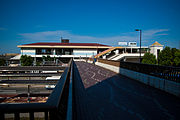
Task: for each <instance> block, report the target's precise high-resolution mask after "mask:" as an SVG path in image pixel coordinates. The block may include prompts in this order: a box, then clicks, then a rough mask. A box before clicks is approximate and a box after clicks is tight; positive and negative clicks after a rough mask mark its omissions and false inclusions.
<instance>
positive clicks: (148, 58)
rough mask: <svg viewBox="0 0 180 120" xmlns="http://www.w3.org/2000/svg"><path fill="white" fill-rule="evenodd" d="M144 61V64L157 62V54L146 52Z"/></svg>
mask: <svg viewBox="0 0 180 120" xmlns="http://www.w3.org/2000/svg"><path fill="white" fill-rule="evenodd" d="M142 63H144V64H156V63H157V60H156V56H155V55H153V54H151V53H149V52H148V53H145V54H144V56H143V60H142Z"/></svg>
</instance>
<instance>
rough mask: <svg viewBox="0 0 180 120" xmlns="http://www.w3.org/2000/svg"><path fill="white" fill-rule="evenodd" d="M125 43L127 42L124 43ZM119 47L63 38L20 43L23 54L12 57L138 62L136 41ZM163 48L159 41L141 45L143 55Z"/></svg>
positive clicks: (157, 52)
mask: <svg viewBox="0 0 180 120" xmlns="http://www.w3.org/2000/svg"><path fill="white" fill-rule="evenodd" d="M124 43H125V44H124ZM124 43H123V45H122V44H119V45H118V47H112V46H108V45H103V44H98V43H69V40H67V39H61V43H48V42H43V43H31V44H23V45H18V46H17V47H19V48H20V49H21V54H20V55H18V56H15V57H14V58H12V60H19V59H20V57H21V55H28V56H31V57H33V58H34V60H35V61H38V60H41V61H42V57H43V56H50V57H51V58H55V59H58V60H60V61H62V62H66V61H69V59H71V58H74V59H81V58H82V59H83V58H90V57H91V58H92V57H93V58H102V59H108V60H118V61H129V62H138V61H139V56H140V53H139V52H140V47H139V46H137V43H136V42H124ZM161 50H163V45H161V44H160V43H158V42H155V43H153V44H152V45H150V46H141V55H142V56H144V54H145V53H146V52H150V53H152V54H154V55H155V56H156V58H157V57H158V54H159V52H160V51H161Z"/></svg>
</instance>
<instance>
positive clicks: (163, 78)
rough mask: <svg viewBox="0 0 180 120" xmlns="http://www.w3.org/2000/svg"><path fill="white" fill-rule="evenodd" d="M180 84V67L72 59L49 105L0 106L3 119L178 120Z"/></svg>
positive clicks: (0, 115)
mask: <svg viewBox="0 0 180 120" xmlns="http://www.w3.org/2000/svg"><path fill="white" fill-rule="evenodd" d="M113 71H114V72H113ZM179 86H180V68H173V67H165V66H154V65H145V64H138V63H128V62H118V61H116V62H113V61H107V60H106V61H105V60H97V64H96V65H95V64H91V63H87V62H84V61H76V62H74V61H70V63H69V67H67V68H66V69H65V71H64V73H63V74H62V76H61V78H60V80H59V81H58V83H57V85H56V87H55V89H54V91H53V92H52V94H51V95H50V96H49V98H48V100H47V101H46V102H45V103H23V104H0V119H1V120H3V119H5V116H6V114H10V113H11V114H14V118H15V119H17V120H18V119H20V117H21V116H20V114H21V113H28V114H29V118H30V120H34V119H35V117H34V114H35V113H37V112H43V113H44V118H43V119H45V120H49V119H50V120H60V119H63V120H119V119H122V120H136V119H137V120H139V119H140V120H145V119H147V120H154V119H158V120H169V119H172V120H176V119H177V120H178V119H180V98H179V97H180V94H179V92H180V91H179V90H180V87H179Z"/></svg>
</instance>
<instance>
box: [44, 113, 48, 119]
mask: <svg viewBox="0 0 180 120" xmlns="http://www.w3.org/2000/svg"><path fill="white" fill-rule="evenodd" d="M44 119H45V120H48V111H46V112H44Z"/></svg>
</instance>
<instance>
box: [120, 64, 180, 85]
mask: <svg viewBox="0 0 180 120" xmlns="http://www.w3.org/2000/svg"><path fill="white" fill-rule="evenodd" d="M120 67H121V68H125V69H129V70H133V71H136V72H140V73H145V74H148V75H152V76H156V77H160V78H164V79H167V80H171V81H174V82H178V83H179V82H180V67H170V66H159V65H150V64H140V63H132V62H120Z"/></svg>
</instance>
